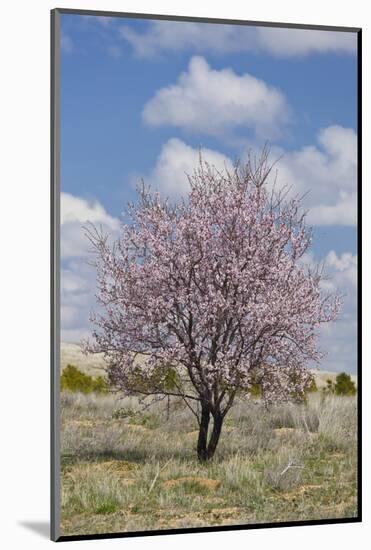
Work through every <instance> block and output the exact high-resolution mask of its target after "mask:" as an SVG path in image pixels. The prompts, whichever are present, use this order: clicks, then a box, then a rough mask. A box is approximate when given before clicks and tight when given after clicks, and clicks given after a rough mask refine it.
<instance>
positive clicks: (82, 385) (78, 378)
mask: <svg viewBox="0 0 371 550" xmlns="http://www.w3.org/2000/svg"><path fill="white" fill-rule="evenodd" d="M61 390H62V391H63V390H64V391H70V392H81V393H92V392H95V393H105V392H107V391H108V385H107V382H106V381H105V380H104V378H103V377H102V376H98V377H97V378H93V377H92V376H89V375H88V374H85V373H83V372H81V371H80V370H79V369H78V368H77V367H75V366H74V365H67V367H65V368H64V369H63V372H62V375H61Z"/></svg>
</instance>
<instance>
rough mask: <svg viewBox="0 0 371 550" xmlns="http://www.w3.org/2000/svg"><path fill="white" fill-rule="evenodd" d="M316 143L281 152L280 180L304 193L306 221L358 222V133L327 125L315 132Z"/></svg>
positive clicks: (318, 222) (278, 153)
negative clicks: (306, 209)
mask: <svg viewBox="0 0 371 550" xmlns="http://www.w3.org/2000/svg"><path fill="white" fill-rule="evenodd" d="M317 142H318V143H317V145H310V146H306V147H303V148H301V149H299V150H297V151H291V152H284V151H282V149H278V148H277V149H273V151H272V153H273V154H274V155H277V156H279V155H280V154H282V158H281V159H280V161H279V163H278V165H277V169H278V181H279V183H280V184H282V185H283V184H288V185H290V186H292V189H293V192H295V193H299V194H304V193H307V192H308V191H309V194H308V195H307V196H306V198H305V205H306V206H307V207H309V216H308V221H309V222H310V223H311V224H316V225H334V224H341V225H355V224H356V223H357V219H356V218H357V215H356V214H357V197H356V189H357V136H356V133H355V131H354V130H353V129H351V128H343V127H342V126H329V127H328V128H324V129H322V130H321V131H320V132H319V134H318V136H317Z"/></svg>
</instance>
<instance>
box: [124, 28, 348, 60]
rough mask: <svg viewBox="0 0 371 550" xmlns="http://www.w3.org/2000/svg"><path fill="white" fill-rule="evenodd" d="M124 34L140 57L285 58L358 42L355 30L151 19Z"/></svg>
mask: <svg viewBox="0 0 371 550" xmlns="http://www.w3.org/2000/svg"><path fill="white" fill-rule="evenodd" d="M120 34H121V37H122V38H123V39H124V40H126V41H127V42H129V44H130V45H131V46H132V48H133V50H134V52H135V54H136V55H137V56H139V57H152V56H155V55H158V54H161V53H162V52H164V51H173V52H176V51H184V50H186V51H189V50H193V51H194V52H197V53H204V52H213V53H218V54H227V53H232V52H250V51H261V52H266V53H269V54H273V55H276V56H282V57H292V56H294V57H296V56H305V55H309V54H316V53H317V54H319V53H328V52H331V53H347V54H351V53H354V52H355V51H356V44H357V37H356V34H355V33H346V32H337V31H325V30H312V29H284V28H270V27H253V26H238V25H222V24H214V23H213V24H207V23H192V22H185V21H182V22H179V21H151V22H149V23H148V25H147V27H146V30H145V31H143V32H139V31H136V30H134V29H133V28H132V27H130V26H129V25H124V26H123V27H121V30H120Z"/></svg>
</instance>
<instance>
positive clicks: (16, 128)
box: [0, 0, 371, 550]
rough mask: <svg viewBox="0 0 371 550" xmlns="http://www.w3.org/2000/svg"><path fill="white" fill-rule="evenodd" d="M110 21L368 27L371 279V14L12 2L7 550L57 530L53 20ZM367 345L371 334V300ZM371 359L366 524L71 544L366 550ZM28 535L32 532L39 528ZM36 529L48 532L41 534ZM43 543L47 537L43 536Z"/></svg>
mask: <svg viewBox="0 0 371 550" xmlns="http://www.w3.org/2000/svg"><path fill="white" fill-rule="evenodd" d="M54 7H69V8H80V9H101V10H102V9H105V10H115V11H132V12H147V13H152V12H154V13H159V14H160V13H161V14H173V15H189V16H191V15H193V16H206V17H220V18H236V19H238V18H240V19H249V20H256V21H259V20H260V21H276V22H293V23H312V24H323V25H347V26H356V27H359V26H362V27H363V29H364V36H363V41H364V54H363V55H364V60H365V62H364V91H363V94H364V95H363V97H364V108H363V113H364V175H363V211H364V229H363V235H364V243H365V246H364V257H363V267H364V274H363V278H364V280H365V281H369V280H370V278H371V269H370V267H371V266H370V254H367V251H366V247H367V248H369V247H368V239H367V236H368V235H369V234H370V230H371V227H370V218H371V216H370V215H369V213H368V209H369V208H370V207H371V201H370V188H369V185H368V182H369V180H370V164H369V162H368V158H369V154H367V146H368V148H369V140H368V139H367V138H369V132H370V103H369V99H368V98H370V97H371V82H370V66H371V64H370V59H371V58H370V54H371V52H370V43H371V39H370V35H369V30H368V27H369V23H370V17H369V16H368V15H367V2H364V1H362V0H352V1H351V2H324V1H323V0H311V1H309V0H306V1H305V2H297V1H295V0H280V1H279V2H275V1H274V0H259V1H256V2H242V1H241V2H239V1H238V0H229V1H228V2H225V3H223V2H220V3H218V4H217V3H215V2H212V1H211V0H204V1H203V2H199V1H197V0H187V1H185V0H182V1H181V0H173V1H165V0H156V1H153V0H152V1H150V0H135V1H134V0H127V1H124V0H80V1H79V2H73V1H69V2H66V1H64V0H60V1H59V2H58V4H57V5H56V4H55V3H54V2H52V1H49V0H37V1H34V2H30V1H29V0H18V1H17V2H11V1H10V0H8V1H7V2H6V3H4V4H2V7H1V23H2V24H1V32H0V39H1V42H2V44H1V48H0V55H1V64H0V77H1V87H0V90H1V101H0V110H1V111H0V128H1V153H2V154H1V162H0V169H1V178H0V194H1V195H0V196H1V200H0V212H1V214H0V224H1V229H0V238H1V247H0V260H1V269H0V277H1V282H0V292H1V300H0V312H1V315H0V322H1V332H0V334H1V337H2V338H1V342H2V343H1V367H2V368H1V378H0V380H1V390H0V406H1V413H0V420H1V425H2V428H1V440H0V441H1V443H0V448H1V451H0V460H1V466H0V477H1V484H0V523H1V530H0V544H1V546H2V547H3V548H6V549H7V550H11V549H13V548H14V549H15V548H27V549H30V550H31V549H33V548H44V547H45V546H47V545H49V546H50V545H52V544H53V543H52V542H50V541H49V540H48V535H47V533H48V526H47V522H48V519H49V32H50V31H49V17H50V16H49V10H50V9H52V8H54ZM363 305H364V335H365V340H366V342H367V338H368V330H369V327H370V291H369V289H368V285H367V284H366V285H365V290H364V300H363ZM370 365H371V361H370V351H369V349H367V347H365V349H364V360H363V378H364V385H363V390H364V411H363V415H364V425H365V429H364V432H365V433H364V444H363V450H364V463H365V465H366V469H365V471H364V518H365V519H364V523H363V524H353V525H352V524H349V525H346V524H345V525H333V526H331V525H329V526H316V527H298V528H285V529H270V530H266V529H264V530H256V531H254V530H252V531H237V532H230V533H228V532H224V533H223V532H222V533H203V534H197V535H195V534H192V535H191V534H189V535H177V536H176V537H147V538H138V539H116V540H110V541H90V542H70V543H69V544H68V548H75V547H76V548H77V547H83V546H84V547H86V546H87V545H88V546H89V548H99V547H100V548H102V547H103V545H104V546H105V547H107V546H110V547H111V548H118V547H123V546H124V545H125V548H127V549H130V550H131V549H132V550H144V549H146V548H151V550H156V549H159V548H161V549H165V550H166V549H167V548H169V549H170V548H172V547H173V545H174V544H176V545H177V547H178V548H179V549H181V548H187V546H189V545H190V544H191V545H193V547H194V548H202V547H203V546H204V545H207V546H213V547H214V548H222V547H223V546H225V545H228V546H230V547H232V546H233V547H235V548H243V547H249V548H259V549H264V548H269V547H274V548H275V549H277V550H278V549H281V548H282V549H283V548H284V549H285V550H289V549H292V548H297V547H298V546H300V548H301V549H302V550H306V549H309V548H310V549H312V548H313V547H314V548H315V547H317V548H325V547H326V546H327V545H330V546H331V548H336V549H337V550H341V549H347V550H348V549H349V548H350V547H357V548H361V549H363V548H366V547H369V546H368V544H369V543H368V544H367V542H366V541H367V537H368V538H371V528H370V516H371V512H370V504H371V483H370V481H371V464H370V434H371V430H370V426H369V422H368V419H369V418H370V417H371V415H370V412H371V411H370V408H371V406H370V399H368V396H367V394H368V390H369V388H370V387H371V385H370V374H369V369H370ZM28 524H32V525H33V527H32V526H31V527H30V525H28ZM35 525H36V529H35ZM40 531H41V532H43V533H44V534H42V533H40Z"/></svg>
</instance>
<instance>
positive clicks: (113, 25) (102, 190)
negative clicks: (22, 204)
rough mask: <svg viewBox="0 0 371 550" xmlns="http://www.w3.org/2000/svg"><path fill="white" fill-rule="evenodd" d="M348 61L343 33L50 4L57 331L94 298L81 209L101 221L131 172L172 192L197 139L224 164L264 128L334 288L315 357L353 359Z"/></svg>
mask: <svg viewBox="0 0 371 550" xmlns="http://www.w3.org/2000/svg"><path fill="white" fill-rule="evenodd" d="M356 69H357V60H356V35H355V34H353V33H344V32H343V33H339V32H326V31H312V30H297V29H269V28H264V27H260V28H257V27H245V26H232V25H215V24H195V23H188V22H187V23H184V22H169V21H166V22H163V21H162V22H158V21H157V22H154V21H148V20H135V19H122V18H115V19H113V18H107V17H87V16H79V15H62V16H61V188H62V269H63V271H62V339H66V340H70V341H77V340H78V339H79V337H80V336H81V335H84V334H86V333H87V331H88V323H87V319H86V318H87V312H88V310H89V308H90V307H92V305H93V302H94V300H93V286H94V285H93V278H92V273H91V272H89V270H88V268H87V267H86V262H85V261H84V259H85V257H86V250H84V246H85V247H86V245H85V244H84V240H83V239H82V237H81V229H79V228H81V225H82V224H83V222H84V221H86V219H91V220H92V221H99V222H102V223H103V224H104V225H106V226H107V227H108V228H109V229H111V230H112V231H113V232H115V231H117V228H118V221H117V220H118V218H119V217H120V214H121V212H122V211H123V209H124V208H125V205H126V203H127V201H128V200H132V199H133V198H135V183H136V182H138V181H139V179H140V177H144V179H145V180H146V181H147V182H149V183H151V185H152V186H153V187H155V188H158V189H159V190H160V192H162V193H163V194H167V195H170V196H171V195H174V198H176V197H177V196H179V195H180V194H182V193H183V192H185V191H186V184H185V179H184V170H185V169H188V167H190V169H191V166H192V163H193V162H194V158H195V154H196V153H197V150H198V148H199V147H202V149H203V150H204V152H205V156H206V157H207V156H208V155H209V158H210V160H211V161H213V162H214V161H215V164H218V163H227V164H228V162H230V161H233V160H234V159H235V158H237V157H238V158H241V159H242V160H243V159H244V157H246V153H247V150H248V149H249V148H252V149H253V150H259V148H261V147H262V145H263V144H264V142H265V141H268V142H269V144H270V147H271V150H272V158H275V157H278V156H280V157H281V160H280V162H279V163H278V165H277V166H278V178H279V179H280V180H282V183H288V184H289V185H291V186H292V188H293V190H294V191H295V192H299V193H304V192H307V191H309V194H308V198H307V199H306V204H305V206H306V207H308V208H309V209H310V216H309V221H310V222H311V223H312V224H313V226H314V234H315V239H314V245H313V249H312V251H311V254H310V257H308V261H322V260H326V265H328V272H329V275H330V276H331V282H329V283H328V284H329V285H332V286H333V287H335V286H336V287H337V288H339V289H341V290H342V292H345V293H346V295H347V298H346V300H345V302H346V303H345V306H344V308H343V313H344V315H345V319H342V320H341V321H339V322H337V323H335V325H336V329H331V330H330V332H329V334H327V336H324V343H325V345H326V346H327V348H328V349H329V350H330V351H329V356H330V355H331V357H329V359H328V360H327V363H326V365H324V367H326V366H327V367H328V368H331V369H333V370H348V371H349V370H351V371H354V370H355V368H356V367H355V349H354V341H355V340H354V338H355V313H356V309H355V290H356V289H355V284H356V283H355V273H356V260H357V258H356V216H355V200H356V130H357V129H356V109H357V103H356V95H357V87H356V85H357V82H356V78H357V73H356ZM77 232H78V235H77ZM335 325H334V326H335ZM339 327H340V328H339ZM344 339H346V344H344V343H343V344H342V343H341V342H342V341H343V342H344ZM352 341H353V343H352ZM345 348H346V349H345ZM330 352H331V353H330ZM345 361H346V362H347V364H346V365H345V364H344V362H345ZM340 365H341V366H340ZM345 366H346V367H347V368H345Z"/></svg>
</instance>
